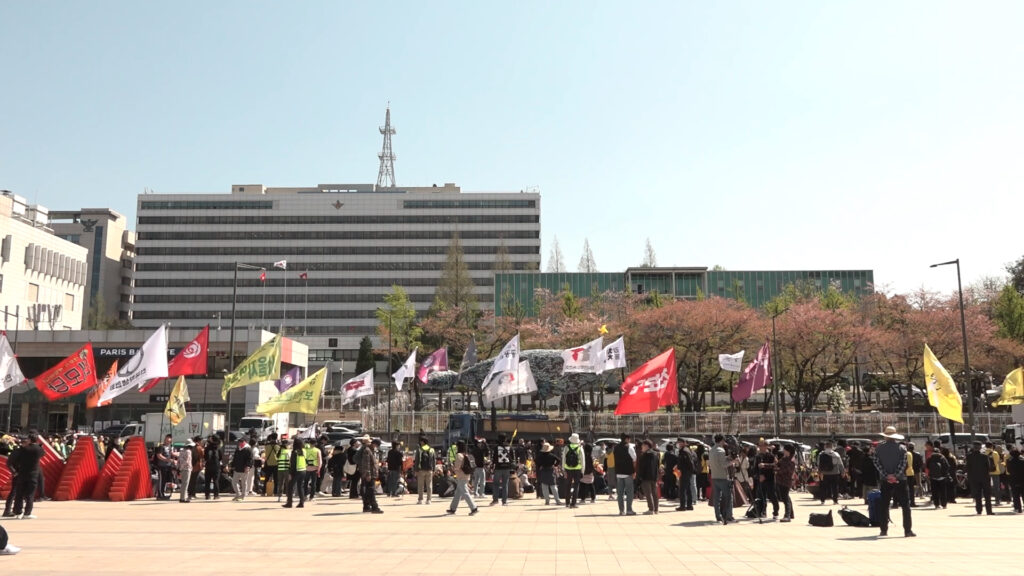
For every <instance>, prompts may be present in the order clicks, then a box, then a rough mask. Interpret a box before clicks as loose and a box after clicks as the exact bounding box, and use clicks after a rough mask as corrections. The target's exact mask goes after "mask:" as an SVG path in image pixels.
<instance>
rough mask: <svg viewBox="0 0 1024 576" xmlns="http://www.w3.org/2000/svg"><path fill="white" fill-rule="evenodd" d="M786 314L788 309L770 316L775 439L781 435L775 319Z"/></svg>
mask: <svg viewBox="0 0 1024 576" xmlns="http://www.w3.org/2000/svg"><path fill="white" fill-rule="evenodd" d="M786 312H789V308H783V309H782V310H779V311H778V312H776V313H775V314H772V396H773V397H774V399H775V437H776V438H780V437H781V434H779V432H780V430H779V420H780V419H781V417H782V415H781V413H780V412H779V394H780V393H781V390H780V386H779V383H778V381H776V379H775V378H776V377H777V376H778V374H779V358H778V356H779V354H778V352H779V350H778V346H777V345H776V344H775V319H776V318H778V317H779V316H782V315H783V314H785V313H786Z"/></svg>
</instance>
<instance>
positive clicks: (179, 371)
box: [139, 326, 210, 392]
mask: <svg viewBox="0 0 1024 576" xmlns="http://www.w3.org/2000/svg"><path fill="white" fill-rule="evenodd" d="M209 351H210V327H209V326H206V327H205V328H203V329H202V330H201V331H200V332H199V335H198V336H196V337H195V339H194V340H192V341H191V342H189V343H188V346H185V347H184V348H182V349H181V351H180V352H178V353H177V354H176V355H175V356H174V358H171V361H170V362H168V363H167V377H168V378H176V377H178V376H193V375H195V374H206V363H207V360H208V355H209ZM161 380H163V378H153V379H152V380H150V381H149V382H146V383H145V384H143V385H142V386H141V387H140V388H139V392H146V391H148V390H150V389H152V388H153V387H154V386H156V385H157V383H158V382H160V381H161Z"/></svg>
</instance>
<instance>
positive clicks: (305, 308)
mask: <svg viewBox="0 0 1024 576" xmlns="http://www.w3.org/2000/svg"><path fill="white" fill-rule="evenodd" d="M303 274H304V276H303V278H302V292H303V298H302V300H303V302H302V335H303V336H305V335H306V332H307V330H308V329H309V270H306V271H305V272H303Z"/></svg>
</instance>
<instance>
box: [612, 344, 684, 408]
mask: <svg viewBox="0 0 1024 576" xmlns="http://www.w3.org/2000/svg"><path fill="white" fill-rule="evenodd" d="M678 401H679V388H678V385H677V383H676V350H675V348H669V349H668V350H666V351H664V352H662V353H661V354H659V355H657V356H655V357H654V358H652V359H650V360H648V361H647V363H645V364H644V365H643V366H641V367H639V368H637V369H636V370H634V371H633V373H632V374H630V375H629V376H626V379H625V381H623V382H622V400H620V401H619V405H618V406H617V407H616V408H615V413H616V414H643V413H646V412H654V411H655V410H657V409H658V408H660V407H661V406H671V405H673V404H675V403H677V402H678Z"/></svg>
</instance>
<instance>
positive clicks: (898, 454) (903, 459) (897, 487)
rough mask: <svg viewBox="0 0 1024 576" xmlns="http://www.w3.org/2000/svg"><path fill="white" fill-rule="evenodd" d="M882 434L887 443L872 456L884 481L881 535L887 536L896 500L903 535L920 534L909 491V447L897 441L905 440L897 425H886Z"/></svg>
mask: <svg viewBox="0 0 1024 576" xmlns="http://www.w3.org/2000/svg"><path fill="white" fill-rule="evenodd" d="M881 436H882V437H883V438H885V442H882V443H881V444H879V445H878V447H877V448H875V454H874V455H873V456H872V457H871V460H872V462H874V464H875V468H877V469H878V475H879V477H880V478H881V483H882V501H881V502H880V503H879V507H880V511H881V514H882V518H881V519H880V520H881V532H880V535H881V536H885V535H886V534H887V533H888V531H889V503H890V502H892V501H895V502H896V503H897V504H898V505H899V506H900V508H902V509H903V535H904V536H905V537H907V538H912V537H914V536H917V534H914V531H913V529H912V528H913V526H912V523H911V518H910V499H909V498H908V493H907V449H906V448H905V447H904V446H903V445H902V444H898V443H897V442H896V441H897V440H903V435H902V434H897V433H896V428H895V427H894V426H887V427H886V428H885V431H884V432H882V434H881Z"/></svg>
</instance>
